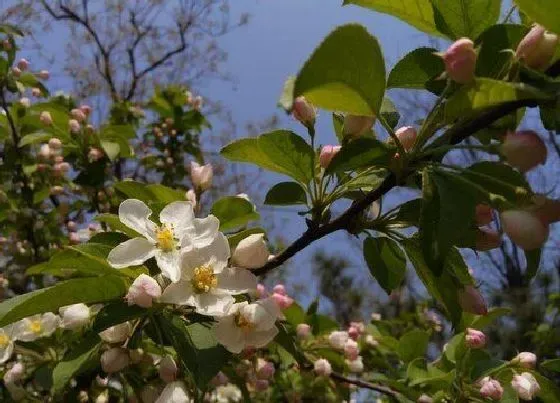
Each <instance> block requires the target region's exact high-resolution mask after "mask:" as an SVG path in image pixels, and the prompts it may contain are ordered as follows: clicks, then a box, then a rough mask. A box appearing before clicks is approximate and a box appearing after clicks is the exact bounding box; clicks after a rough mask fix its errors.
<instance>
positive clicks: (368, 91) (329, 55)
mask: <svg viewBox="0 0 560 403" xmlns="http://www.w3.org/2000/svg"><path fill="white" fill-rule="evenodd" d="M325 66H328V68H325ZM384 93H385V63H384V61H383V55H382V53H381V49H380V47H379V43H378V41H377V39H376V38H375V37H373V36H371V35H370V34H369V33H368V32H367V30H366V29H365V28H364V27H362V26H360V25H357V24H349V25H344V26H341V27H338V28H337V29H335V30H334V31H333V32H332V33H331V34H329V35H328V36H327V37H326V38H325V40H324V41H323V43H321V44H320V45H319V47H317V49H315V51H314V52H313V54H312V55H311V57H310V58H309V59H308V60H307V62H306V63H305V65H304V66H303V68H302V69H301V71H300V72H299V74H298V75H297V78H296V82H295V85H294V97H298V96H300V95H305V97H306V98H307V99H308V100H309V101H310V102H311V103H313V104H314V105H316V106H318V107H321V108H325V109H329V110H335V111H340V112H347V113H351V114H353V115H363V116H374V115H377V113H378V112H379V108H380V107H381V101H382V99H383V94H384Z"/></svg>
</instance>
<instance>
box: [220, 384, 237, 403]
mask: <svg viewBox="0 0 560 403" xmlns="http://www.w3.org/2000/svg"><path fill="white" fill-rule="evenodd" d="M242 397H243V395H242V394H241V390H239V388H238V387H237V386H235V385H234V384H232V383H228V384H227V385H222V386H218V387H217V388H216V394H215V398H216V399H215V401H216V403H230V402H240V401H241V398H242Z"/></svg>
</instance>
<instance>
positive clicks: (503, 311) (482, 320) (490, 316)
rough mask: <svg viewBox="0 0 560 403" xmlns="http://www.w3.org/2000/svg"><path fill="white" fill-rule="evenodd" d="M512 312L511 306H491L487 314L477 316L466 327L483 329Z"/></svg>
mask: <svg viewBox="0 0 560 403" xmlns="http://www.w3.org/2000/svg"><path fill="white" fill-rule="evenodd" d="M509 313H511V309H509V308H491V309H490V310H489V311H488V313H487V314H486V315H478V316H475V317H474V319H473V321H472V322H471V323H470V324H469V325H468V326H465V327H472V328H474V329H483V328H485V327H486V326H489V325H490V324H492V323H493V322H494V321H495V320H496V319H498V318H500V317H502V316H504V315H507V314H509Z"/></svg>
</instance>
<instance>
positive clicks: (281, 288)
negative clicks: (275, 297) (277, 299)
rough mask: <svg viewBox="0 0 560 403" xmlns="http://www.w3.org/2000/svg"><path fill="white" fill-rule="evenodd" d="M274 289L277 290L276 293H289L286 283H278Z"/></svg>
mask: <svg viewBox="0 0 560 403" xmlns="http://www.w3.org/2000/svg"><path fill="white" fill-rule="evenodd" d="M272 291H273V292H275V293H276V294H280V295H288V293H287V292H286V287H284V284H276V285H275V286H274V288H273V289H272Z"/></svg>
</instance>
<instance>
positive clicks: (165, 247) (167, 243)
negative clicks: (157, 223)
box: [156, 225, 175, 252]
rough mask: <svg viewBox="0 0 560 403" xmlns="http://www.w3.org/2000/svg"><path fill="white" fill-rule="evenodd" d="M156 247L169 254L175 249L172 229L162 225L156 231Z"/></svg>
mask: <svg viewBox="0 0 560 403" xmlns="http://www.w3.org/2000/svg"><path fill="white" fill-rule="evenodd" d="M156 241H157V246H158V248H160V249H161V250H162V251H164V252H171V251H172V250H174V249H175V236H174V234H173V229H171V228H169V227H168V226H166V225H162V226H161V227H159V228H158V229H156Z"/></svg>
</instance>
